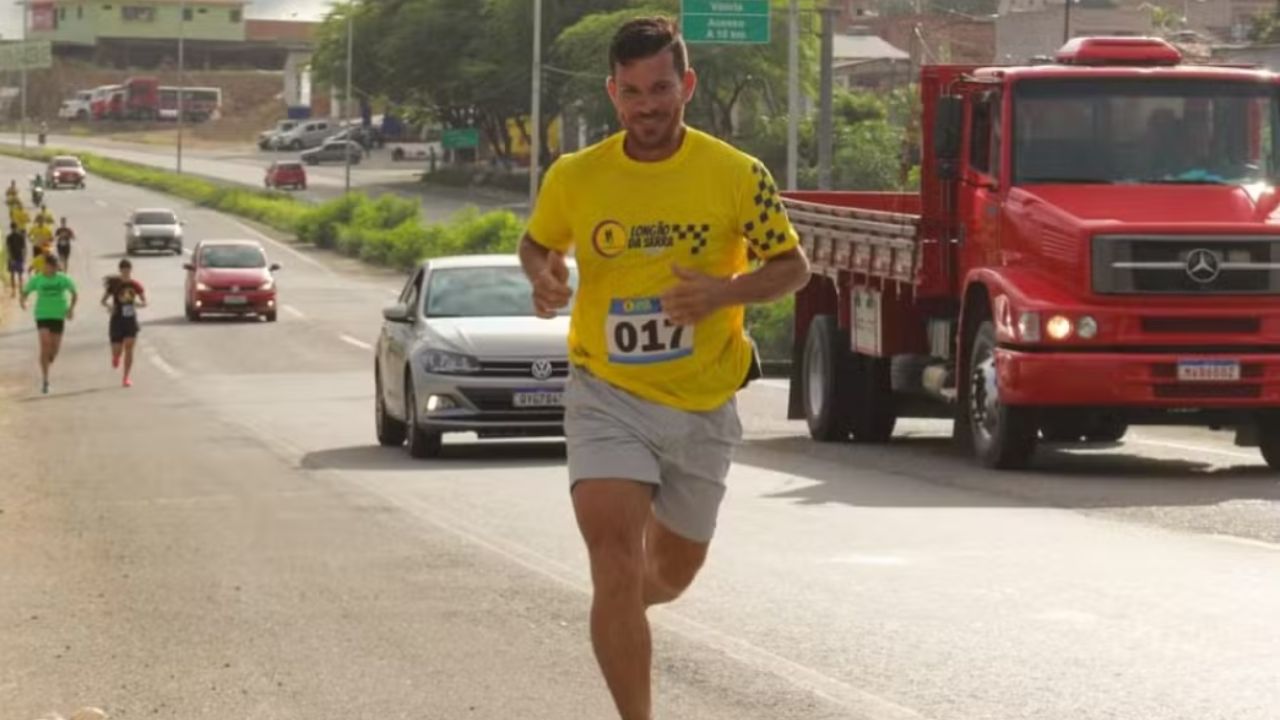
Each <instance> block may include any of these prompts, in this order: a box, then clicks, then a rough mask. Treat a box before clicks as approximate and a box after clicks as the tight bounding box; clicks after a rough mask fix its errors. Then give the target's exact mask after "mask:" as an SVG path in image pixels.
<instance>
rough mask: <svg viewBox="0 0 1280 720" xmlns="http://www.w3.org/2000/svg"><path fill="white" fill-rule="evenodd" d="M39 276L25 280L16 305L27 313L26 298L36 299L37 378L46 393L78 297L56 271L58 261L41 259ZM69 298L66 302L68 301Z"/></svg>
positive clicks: (73, 288)
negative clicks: (32, 295)
mask: <svg viewBox="0 0 1280 720" xmlns="http://www.w3.org/2000/svg"><path fill="white" fill-rule="evenodd" d="M40 268H41V270H40V274H39V275H33V276H32V277H31V279H29V280H27V285H26V287H24V288H23V289H22V294H21V295H19V296H18V304H19V305H21V306H22V309H23V310H26V309H27V297H28V296H30V295H31V294H32V293H34V294H35V296H36V312H35V315H36V328H37V329H38V330H39V334H40V376H41V380H42V392H44V393H45V394H46V395H47V394H48V393H49V367H50V366H51V365H53V361H54V360H57V359H58V350H60V349H61V348H62V331H63V330H64V329H65V328H66V321H68V320H71V319H73V318H74V317H75V312H76V302H78V301H79V299H80V296H79V295H78V294H77V293H76V284H75V282H73V281H72V280H71V278H70V277H67V276H66V275H65V274H63V273H61V272H59V271H58V258H56V257H54V256H52V255H49V256H48V257H44V258H42V262H41V264H40ZM68 296H69V299H68Z"/></svg>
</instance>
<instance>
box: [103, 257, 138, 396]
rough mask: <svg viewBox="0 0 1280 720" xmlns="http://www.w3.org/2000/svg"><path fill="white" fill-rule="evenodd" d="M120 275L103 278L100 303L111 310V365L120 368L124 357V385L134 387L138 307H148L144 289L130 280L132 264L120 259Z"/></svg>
mask: <svg viewBox="0 0 1280 720" xmlns="http://www.w3.org/2000/svg"><path fill="white" fill-rule="evenodd" d="M119 267H120V274H119V275H110V276H108V277H107V278H106V280H104V282H103V285H104V288H103V293H102V306H103V307H105V308H107V309H108V310H110V311H111V320H110V321H108V324H107V335H108V337H109V339H110V340H111V367H113V368H118V367H120V360H121V358H122V357H123V359H124V379H123V381H122V382H121V384H122V385H123V386H124V387H133V380H132V379H131V378H130V377H129V375H130V373H132V372H133V347H134V344H135V343H137V341H138V331H139V327H138V308H142V307H146V306H147V291H146V290H145V289H144V288H143V287H142V283H140V282H138V281H137V280H134V279H133V263H131V262H129V260H128V259H124V260H121V261H120V266H119Z"/></svg>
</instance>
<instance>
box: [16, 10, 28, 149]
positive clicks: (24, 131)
mask: <svg viewBox="0 0 1280 720" xmlns="http://www.w3.org/2000/svg"><path fill="white" fill-rule="evenodd" d="M18 5H20V6H21V7H22V43H21V45H19V47H21V48H22V52H21V54H20V56H19V58H18V64H19V66H20V67H21V69H22V131H21V132H22V149H23V150H26V149H27V8H28V7H29V5H28V4H27V3H26V2H20V3H18Z"/></svg>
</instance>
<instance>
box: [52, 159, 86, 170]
mask: <svg viewBox="0 0 1280 720" xmlns="http://www.w3.org/2000/svg"><path fill="white" fill-rule="evenodd" d="M53 166H54V167H60V168H78V167H80V161H79V160H77V159H75V158H57V159H56V160H54V161H53Z"/></svg>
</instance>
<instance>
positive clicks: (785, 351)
mask: <svg viewBox="0 0 1280 720" xmlns="http://www.w3.org/2000/svg"><path fill="white" fill-rule="evenodd" d="M794 316H795V298H794V297H785V298H783V299H781V300H778V301H777V302H773V303H769V304H768V305H751V306H749V307H748V308H747V318H746V325H747V331H748V332H750V333H751V337H752V338H753V339H754V340H755V341H756V345H757V346H759V348H760V357H761V359H763V360H768V361H789V360H791V344H792V338H793V337H794V332H793V327H792V325H793V321H792V318H793V317H794Z"/></svg>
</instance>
